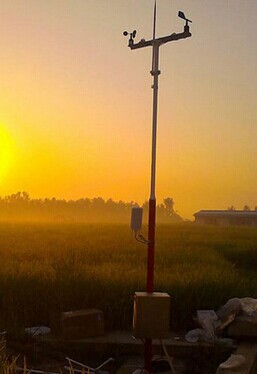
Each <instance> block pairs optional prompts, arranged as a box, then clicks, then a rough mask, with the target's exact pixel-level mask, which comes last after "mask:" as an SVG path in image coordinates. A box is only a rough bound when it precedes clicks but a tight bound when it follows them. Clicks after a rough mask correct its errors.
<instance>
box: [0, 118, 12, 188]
mask: <svg viewBox="0 0 257 374" xmlns="http://www.w3.org/2000/svg"><path fill="white" fill-rule="evenodd" d="M13 159H14V148H13V141H12V138H11V136H10V134H9V133H8V132H7V131H6V129H5V127H4V126H3V125H1V124H0V184H2V183H3V180H4V177H5V176H6V174H7V173H8V171H9V170H10V166H11V164H12V161H13Z"/></svg>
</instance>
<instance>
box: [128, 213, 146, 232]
mask: <svg viewBox="0 0 257 374" xmlns="http://www.w3.org/2000/svg"><path fill="white" fill-rule="evenodd" d="M142 220H143V208H139V207H134V208H132V209H131V224H130V228H131V230H133V231H135V232H139V231H141V228H142Z"/></svg>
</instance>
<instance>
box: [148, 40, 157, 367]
mask: <svg viewBox="0 0 257 374" xmlns="http://www.w3.org/2000/svg"><path fill="white" fill-rule="evenodd" d="M152 67H153V68H152V71H151V75H152V76H153V77H154V79H153V85H152V88H153V119H152V164H151V190H150V199H149V216H148V252H147V287H146V290H147V292H149V293H152V292H153V291H154V248H155V221H156V197H155V179H156V141H157V109H158V77H159V75H160V73H161V72H160V71H159V45H158V44H157V43H154V44H153V64H152ZM151 361H152V339H146V341H145V369H146V370H147V371H148V373H151V371H152V369H151Z"/></svg>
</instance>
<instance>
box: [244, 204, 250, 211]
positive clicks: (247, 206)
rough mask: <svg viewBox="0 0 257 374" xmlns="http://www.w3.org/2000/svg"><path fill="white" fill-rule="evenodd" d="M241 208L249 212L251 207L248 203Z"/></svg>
mask: <svg viewBox="0 0 257 374" xmlns="http://www.w3.org/2000/svg"><path fill="white" fill-rule="evenodd" d="M243 210H245V211H246V212H249V211H250V210H251V209H250V207H249V205H245V206H244V208H243Z"/></svg>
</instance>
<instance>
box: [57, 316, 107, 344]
mask: <svg viewBox="0 0 257 374" xmlns="http://www.w3.org/2000/svg"><path fill="white" fill-rule="evenodd" d="M103 334H104V316H103V312H102V311H101V310H98V309H83V310H75V311H70V312H63V313H61V335H62V336H63V337H65V338H66V339H84V338H92V337H96V336H101V335H103Z"/></svg>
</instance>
